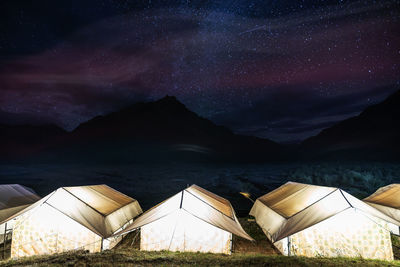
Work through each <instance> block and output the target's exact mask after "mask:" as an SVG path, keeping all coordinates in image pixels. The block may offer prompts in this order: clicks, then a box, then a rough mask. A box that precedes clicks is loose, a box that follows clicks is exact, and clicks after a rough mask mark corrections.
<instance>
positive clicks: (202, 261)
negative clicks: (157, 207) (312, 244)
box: [0, 219, 400, 266]
mask: <svg viewBox="0 0 400 267" xmlns="http://www.w3.org/2000/svg"><path fill="white" fill-rule="evenodd" d="M241 223H242V225H243V227H244V228H245V230H246V231H247V232H248V233H249V234H250V235H251V236H252V237H253V238H254V239H255V240H256V242H254V243H252V242H250V241H247V240H244V239H242V238H234V244H235V245H234V253H233V254H232V255H230V256H228V255H222V254H211V253H188V252H185V253H179V252H167V251H161V252H146V251H139V250H138V242H133V240H134V236H135V233H131V234H129V235H127V237H126V238H124V239H123V240H122V241H121V242H120V244H119V245H118V246H117V247H116V248H114V249H112V250H108V251H103V252H101V253H87V252H84V251H76V252H69V253H62V254H58V255H52V256H36V257H27V258H22V259H19V260H8V261H3V262H1V261H0V265H1V266H138V265H140V266H157V265H158V266H193V265H195V266H196V265H197V266H400V261H392V262H388V261H378V260H364V259H360V258H306V257H286V256H281V255H278V252H277V251H276V250H275V249H274V247H273V246H272V245H271V243H270V242H269V241H268V240H267V238H266V237H265V235H264V234H263V232H262V231H261V229H260V228H259V227H258V226H257V225H256V224H255V223H254V222H249V221H247V220H246V219H241ZM136 240H138V239H136Z"/></svg>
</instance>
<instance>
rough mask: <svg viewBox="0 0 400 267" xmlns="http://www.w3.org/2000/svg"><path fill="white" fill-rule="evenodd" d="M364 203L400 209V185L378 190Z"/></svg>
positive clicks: (391, 185) (365, 199)
mask: <svg viewBox="0 0 400 267" xmlns="http://www.w3.org/2000/svg"><path fill="white" fill-rule="evenodd" d="M364 201H366V202H370V203H375V204H379V205H383V206H387V207H391V208H395V209H400V184H390V185H387V186H384V187H381V188H379V189H378V190H376V192H375V193H373V194H372V195H370V196H369V197H367V198H364Z"/></svg>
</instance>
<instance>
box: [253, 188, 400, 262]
mask: <svg viewBox="0 0 400 267" xmlns="http://www.w3.org/2000/svg"><path fill="white" fill-rule="evenodd" d="M250 215H252V216H254V217H255V219H256V222H257V224H258V225H259V226H260V227H261V228H262V230H263V231H264V233H265V234H266V235H267V237H268V238H269V239H270V240H271V242H273V243H274V245H275V246H276V247H277V248H278V249H279V250H280V251H281V252H282V254H284V255H301V256H310V257H315V256H325V257H337V256H347V257H363V258H376V259H387V260H392V259H393V251H392V244H391V240H390V232H389V226H388V225H389V224H390V223H393V224H396V223H397V222H396V221H395V220H393V219H392V218H390V217H388V216H386V215H385V214H383V213H381V212H380V211H378V210H376V209H375V208H373V207H371V206H369V205H367V204H365V203H364V202H362V201H361V200H359V199H357V198H355V197H353V196H352V195H350V194H348V193H347V192H345V191H343V190H341V189H338V188H333V187H325V186H315V185H308V184H300V183H294V182H288V183H286V184H284V185H282V186H281V187H279V188H277V189H275V190H274V191H272V192H270V193H268V194H266V195H264V196H261V197H260V198H258V199H257V200H256V202H255V203H254V206H253V207H252V209H251V211H250Z"/></svg>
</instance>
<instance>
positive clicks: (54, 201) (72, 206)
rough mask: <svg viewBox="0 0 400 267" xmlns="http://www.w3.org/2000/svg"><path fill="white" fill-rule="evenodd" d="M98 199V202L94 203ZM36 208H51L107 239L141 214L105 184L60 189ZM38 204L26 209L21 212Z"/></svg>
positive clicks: (127, 198) (136, 203)
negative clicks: (44, 206) (45, 206)
mask: <svg viewBox="0 0 400 267" xmlns="http://www.w3.org/2000/svg"><path fill="white" fill-rule="evenodd" d="M99 192H101V193H99ZM98 200H99V202H98V203H95V202H96V201H98ZM116 200H118V202H117V201H116ZM99 203H101V204H102V205H104V207H102V206H101V205H100V204H99ZM37 205H47V206H50V207H52V208H54V209H56V210H58V211H59V212H61V213H63V214H64V215H66V216H68V217H69V218H71V219H73V220H75V221H77V222H78V223H80V224H82V225H83V226H85V227H86V228H88V229H90V230H91V231H93V232H94V233H96V234H98V235H100V236H102V237H103V238H107V237H110V236H111V235H112V234H114V233H115V232H116V231H117V230H118V229H119V228H121V227H122V226H124V225H125V224H126V223H127V222H128V221H130V220H132V218H134V217H137V216H138V215H139V214H141V213H142V209H141V207H140V205H139V203H138V202H137V201H136V200H135V199H133V198H130V197H128V196H126V195H124V194H122V193H120V192H118V191H116V190H114V189H112V188H110V187H108V186H107V185H92V186H76V187H61V188H59V189H57V190H56V191H54V192H52V193H50V194H49V195H48V196H46V197H44V198H43V200H42V201H40V202H38V203H37ZM37 205H35V206H32V207H28V208H27V209H26V210H23V211H21V213H24V212H27V211H28V210H30V209H33V208H35V207H36V206H37ZM107 214H108V215H107Z"/></svg>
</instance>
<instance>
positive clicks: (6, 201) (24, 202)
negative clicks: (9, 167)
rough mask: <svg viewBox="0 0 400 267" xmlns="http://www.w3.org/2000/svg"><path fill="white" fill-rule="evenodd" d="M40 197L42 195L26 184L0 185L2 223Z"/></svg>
mask: <svg viewBox="0 0 400 267" xmlns="http://www.w3.org/2000/svg"><path fill="white" fill-rule="evenodd" d="M39 199H40V197H39V196H38V195H37V194H36V193H35V192H34V191H33V190H32V189H30V188H27V187H25V186H22V185H19V184H4V185H0V224H2V223H4V222H5V221H6V219H8V218H9V217H10V216H12V215H14V214H16V213H18V212H19V211H20V210H23V209H24V208H26V207H27V206H29V205H31V204H33V203H35V202H36V201H38V200H39Z"/></svg>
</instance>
